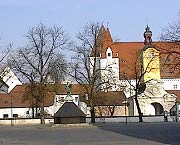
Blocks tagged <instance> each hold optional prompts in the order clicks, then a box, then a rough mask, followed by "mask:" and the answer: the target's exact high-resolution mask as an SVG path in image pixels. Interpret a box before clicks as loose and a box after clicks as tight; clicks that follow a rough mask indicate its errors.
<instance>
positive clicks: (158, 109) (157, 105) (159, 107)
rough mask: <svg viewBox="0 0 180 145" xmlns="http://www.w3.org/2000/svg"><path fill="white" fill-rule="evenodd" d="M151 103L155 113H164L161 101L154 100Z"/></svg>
mask: <svg viewBox="0 0 180 145" xmlns="http://www.w3.org/2000/svg"><path fill="white" fill-rule="evenodd" d="M151 105H152V106H153V107H154V109H155V115H163V114H164V109H163V106H162V105H161V104H160V103H157V102H154V103H151Z"/></svg>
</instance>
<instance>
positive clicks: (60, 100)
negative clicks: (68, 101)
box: [48, 95, 79, 114]
mask: <svg viewBox="0 0 180 145" xmlns="http://www.w3.org/2000/svg"><path fill="white" fill-rule="evenodd" d="M66 96H67V95H56V96H55V97H54V105H53V107H51V108H48V111H49V112H50V114H55V113H56V112H57V111H58V110H59V108H60V107H61V106H62V105H63V104H64V103H65V100H64V99H65V98H66ZM71 96H72V98H73V102H74V103H75V104H76V105H77V106H79V95H71Z"/></svg>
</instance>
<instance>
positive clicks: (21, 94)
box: [0, 84, 124, 108]
mask: <svg viewBox="0 0 180 145" xmlns="http://www.w3.org/2000/svg"><path fill="white" fill-rule="evenodd" d="M47 90H48V91H47V93H46V95H45V99H44V100H45V106H46V107H47V106H51V105H53V103H54V97H55V94H57V95H58V94H59V95H66V94H67V92H66V89H65V84H54V85H52V84H51V85H47ZM28 92H29V89H28V84H23V85H17V86H16V87H15V88H14V89H13V90H12V91H11V92H10V93H9V94H0V108H10V107H11V102H12V107H14V108H15V107H16V108H18V107H22V108H24V107H31V103H30V102H29V101H28V100H25V96H27V94H28ZM71 94H72V95H79V97H80V100H81V101H85V94H86V90H85V88H84V87H83V86H81V85H79V84H72V89H71ZM95 99H96V103H97V104H96V105H112V104H114V103H115V104H116V105H122V102H123V100H124V94H123V93H122V92H100V93H98V94H97V95H96V97H95Z"/></svg>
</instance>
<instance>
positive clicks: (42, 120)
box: [40, 103, 45, 124]
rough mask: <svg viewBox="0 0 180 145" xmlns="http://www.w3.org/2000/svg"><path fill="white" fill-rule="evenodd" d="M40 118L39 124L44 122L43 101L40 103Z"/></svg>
mask: <svg viewBox="0 0 180 145" xmlns="http://www.w3.org/2000/svg"><path fill="white" fill-rule="evenodd" d="M40 119H41V124H45V117H44V104H43V103H42V104H41V110H40Z"/></svg>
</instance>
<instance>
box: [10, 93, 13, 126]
mask: <svg viewBox="0 0 180 145" xmlns="http://www.w3.org/2000/svg"><path fill="white" fill-rule="evenodd" d="M10 99H11V102H10V103H11V126H13V110H12V96H11V95H10Z"/></svg>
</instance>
